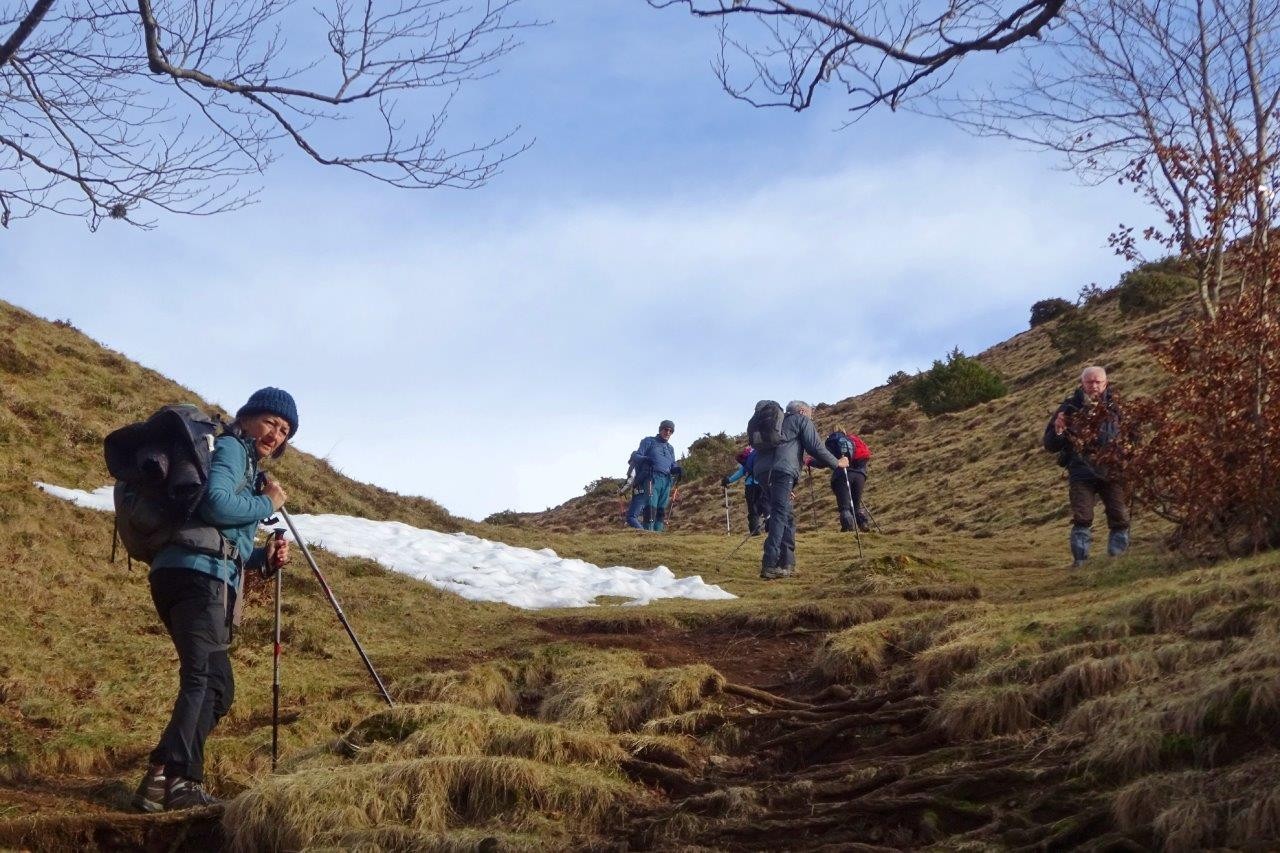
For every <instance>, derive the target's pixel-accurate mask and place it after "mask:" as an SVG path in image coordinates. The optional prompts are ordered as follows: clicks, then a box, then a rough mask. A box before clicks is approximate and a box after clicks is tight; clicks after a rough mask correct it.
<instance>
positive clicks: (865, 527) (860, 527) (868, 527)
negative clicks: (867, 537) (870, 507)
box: [858, 521, 871, 533]
mask: <svg viewBox="0 0 1280 853" xmlns="http://www.w3.org/2000/svg"><path fill="white" fill-rule="evenodd" d="M858 530H860V531H861V532H863V533H870V532H871V525H870V524H867V523H866V522H865V521H859V522H858Z"/></svg>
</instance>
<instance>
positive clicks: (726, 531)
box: [724, 486, 733, 536]
mask: <svg viewBox="0 0 1280 853" xmlns="http://www.w3.org/2000/svg"><path fill="white" fill-rule="evenodd" d="M732 532H733V528H732V527H731V526H730V524H729V487H728V486H725V487H724V535H725V536H728V535H729V534H731V533H732Z"/></svg>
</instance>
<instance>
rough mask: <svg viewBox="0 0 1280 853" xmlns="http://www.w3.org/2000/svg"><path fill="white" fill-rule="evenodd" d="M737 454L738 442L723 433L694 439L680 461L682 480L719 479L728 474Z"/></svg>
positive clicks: (708, 434)
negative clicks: (682, 472)
mask: <svg viewBox="0 0 1280 853" xmlns="http://www.w3.org/2000/svg"><path fill="white" fill-rule="evenodd" d="M737 452H738V442H737V441H735V440H734V438H733V436H730V435H727V434H725V433H723V432H718V433H716V434H715V435H712V434H711V433H707V434H706V435H703V436H702V437H701V438H697V439H694V441H693V443H692V444H690V445H689V452H688V453H687V454H685V456H684V457H683V458H681V460H680V467H681V468H683V469H684V480H685V481H686V482H687V481H690V480H700V479H702V478H703V477H708V476H715V477H716V478H719V477H722V476H724V475H725V474H728V473H729V472H730V471H731V470H732V469H733V466H734V464H735V463H734V461H733V457H734V455H735V454H736V453H737Z"/></svg>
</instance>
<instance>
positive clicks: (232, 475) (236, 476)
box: [151, 435, 274, 594]
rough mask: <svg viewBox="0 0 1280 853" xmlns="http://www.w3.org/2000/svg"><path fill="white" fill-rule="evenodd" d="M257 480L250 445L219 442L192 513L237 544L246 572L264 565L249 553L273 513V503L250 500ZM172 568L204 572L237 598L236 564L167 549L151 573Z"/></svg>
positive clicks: (257, 552) (227, 439)
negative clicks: (260, 527)
mask: <svg viewBox="0 0 1280 853" xmlns="http://www.w3.org/2000/svg"><path fill="white" fill-rule="evenodd" d="M257 477H258V457H257V454H256V453H255V452H254V446H253V440H252V439H248V438H238V437H236V436H234V435H223V436H220V437H219V438H218V442H217V444H215V445H214V448H213V458H212V460H211V461H210V463H209V487H208V489H206V490H205V495H204V500H203V501H201V502H200V506H198V507H196V515H198V516H199V517H200V518H201V519H202V520H203V521H206V522H208V523H209V524H211V525H213V526H214V527H216V528H218V530H219V531H221V532H222V535H223V536H225V537H227V539H230V540H231V541H232V542H234V543H235V546H236V547H237V548H238V549H240V553H241V554H242V555H243V556H244V557H245V558H246V566H248V567H256V566H260V565H261V564H262V563H263V561H264V559H265V552H264V551H263V549H262V548H257V549H255V548H254V547H253V537H254V534H255V533H257V531H258V522H259V521H261V520H262V519H264V518H266V517H267V516H269V515H271V513H272V512H273V511H274V507H272V505H271V498H269V497H267V496H266V495H258V494H254V484H255V482H256V481H257ZM171 568H181V569H190V570H192V571H196V572H204V573H205V574H207V575H212V576H213V577H215V578H218V579H219V580H222V581H224V582H226V583H227V584H228V585H229V586H231V588H232V589H234V590H235V591H236V592H237V594H238V593H239V592H240V585H241V583H242V572H241V567H240V566H237V565H236V563H235V561H234V560H230V559H226V558H220V557H214V556H212V555H209V554H200V553H197V552H195V551H192V550H189V549H187V548H184V547H182V546H181V545H169V546H167V547H166V548H164V549H163V550H162V551H161V552H160V553H159V554H157V555H156V558H155V560H153V561H152V563H151V571H153V572H155V571H158V570H160V569H171Z"/></svg>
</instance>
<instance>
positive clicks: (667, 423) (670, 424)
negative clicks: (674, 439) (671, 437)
mask: <svg viewBox="0 0 1280 853" xmlns="http://www.w3.org/2000/svg"><path fill="white" fill-rule="evenodd" d="M664 429H669V430H671V431H672V432H675V431H676V424H675V421H663V422H662V423H660V424H658V432H662V431H663V430H664Z"/></svg>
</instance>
